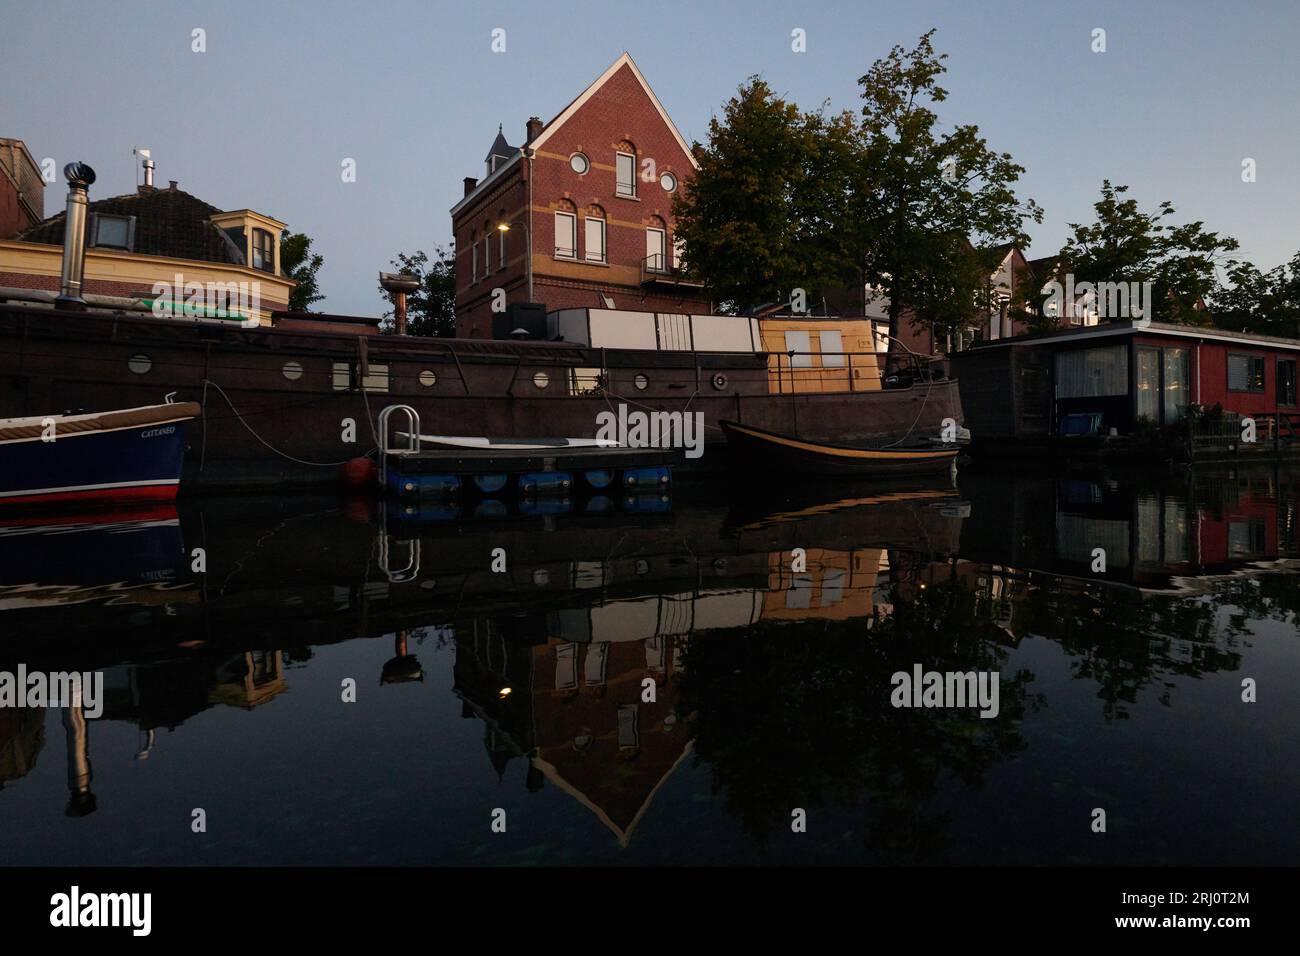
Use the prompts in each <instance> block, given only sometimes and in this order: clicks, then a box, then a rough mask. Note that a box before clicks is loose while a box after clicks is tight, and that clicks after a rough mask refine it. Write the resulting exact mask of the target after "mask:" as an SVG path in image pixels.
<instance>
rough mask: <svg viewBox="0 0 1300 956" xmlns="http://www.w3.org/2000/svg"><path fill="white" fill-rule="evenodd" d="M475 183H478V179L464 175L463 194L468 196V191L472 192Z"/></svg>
mask: <svg viewBox="0 0 1300 956" xmlns="http://www.w3.org/2000/svg"><path fill="white" fill-rule="evenodd" d="M477 185H478V180H477V179H475V178H474V177H473V176H466V177H465V195H466V196H468V195H469V194H470V193H472V192H473V191H474V187H475V186H477Z"/></svg>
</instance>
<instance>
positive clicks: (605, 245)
mask: <svg viewBox="0 0 1300 956" xmlns="http://www.w3.org/2000/svg"><path fill="white" fill-rule="evenodd" d="M593 226H594V227H598V236H597V238H598V240H599V241H598V242H597V243H596V247H597V250H596V253H595V255H593V254H592V248H591V247H592V241H591V230H592V227H593ZM582 238H583V247H584V252H585V253H586V255H585V258H586V260H587V261H588V262H607V261H608V259H609V242H608V240H609V233H608V231H607V226H606V223H605V220H604V219H602V218H601V217H600V216H585V217H583V237H582Z"/></svg>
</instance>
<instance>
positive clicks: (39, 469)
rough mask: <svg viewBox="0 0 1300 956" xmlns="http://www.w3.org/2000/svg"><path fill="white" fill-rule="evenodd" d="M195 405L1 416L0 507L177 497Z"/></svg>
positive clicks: (187, 403)
mask: <svg viewBox="0 0 1300 956" xmlns="http://www.w3.org/2000/svg"><path fill="white" fill-rule="evenodd" d="M200 411H201V409H200V407H199V405H198V403H197V402H177V403H175V404H166V405H146V406H143V407H140V408H124V409H116V410H113V411H105V412H90V413H85V414H75V415H44V416H32V417H30V418H3V419H0V506H10V505H43V504H56V503H58V504H61V503H64V502H73V503H76V502H90V501H94V502H99V503H105V502H118V501H166V500H170V499H172V498H175V497H176V492H177V490H178V488H179V486H180V475H181V461H182V458H183V457H184V454H185V423H186V422H188V421H190V420H192V419H194V418H195V417H196V416H198V415H199V413H200Z"/></svg>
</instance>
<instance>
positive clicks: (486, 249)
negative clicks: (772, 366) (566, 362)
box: [451, 53, 712, 338]
mask: <svg viewBox="0 0 1300 956" xmlns="http://www.w3.org/2000/svg"><path fill="white" fill-rule="evenodd" d="M696 168H697V166H696V163H695V160H694V158H693V157H692V155H691V151H690V146H689V145H688V144H687V142H686V140H685V139H683V137H682V134H681V133H680V132H679V131H678V129H677V127H676V126H674V125H673V121H672V120H671V119H670V118H669V117H668V114H667V113H666V112H665V111H664V108H663V105H662V104H661V103H660V102H659V100H658V98H657V97H656V96H655V94H654V92H653V91H652V90H651V89H650V86H649V84H648V83H646V80H645V77H644V76H642V75H641V71H640V70H639V69H637V66H636V64H635V63H634V62H633V61H632V58H631V56H629V55H628V54H626V53H624V54H623V55H622V56H620V57H619V58H618V59H617V60H615V61H614V63H613V64H612V65H611V66H610V67H609V69H607V70H606V71H605V72H604V73H602V74H601V75H600V76H599V77H598V78H597V79H596V81H595V82H594V83H592V84H591V85H590V86H588V87H587V88H586V89H585V90H584V91H583V92H582V94H581V95H580V96H578V97H577V98H576V99H575V100H573V102H571V103H570V104H569V105H568V106H566V107H565V108H564V109H563V110H562V111H561V112H560V113H559V115H557V116H556V117H555V118H554V119H552V120H551V121H550V122H549V123H545V124H543V123H542V122H541V120H539V119H538V118H537V117H533V118H531V119H529V120H528V124H527V127H526V130H525V138H524V142H523V145H522V146H512V145H510V143H509V142H508V141H507V139H506V136H505V134H504V133H503V132H501V131H500V129H498V132H497V137H496V140H495V142H494V143H493V144H492V146H491V148H490V149H489V150H488V154H487V156H486V158H485V169H484V177H483V179H482V180H478V179H474V178H468V177H467V178H466V179H465V196H464V198H463V199H462V200H461V201H460V202H458V203H457V204H456V205H455V206H453V207H452V209H451V216H452V234H453V237H454V239H455V249H456V334H457V336H458V337H461V338H489V337H491V336H492V318H493V315H494V314H495V312H500V311H501V307H502V306H503V305H504V306H507V307H508V306H511V305H519V304H523V303H527V302H538V303H543V304H544V305H545V307H546V309H547V311H555V310H557V309H571V308H606V309H620V310H633V311H647V312H671V313H696V314H699V313H705V314H707V313H709V312H711V311H712V309H711V308H710V304H709V302H708V300H707V299H706V298H705V295H704V290H703V286H702V284H701V283H699V282H696V281H693V280H691V279H690V278H689V277H688V276H687V275H686V274H685V273H684V271H683V269H682V268H681V263H680V261H679V257H678V255H677V251H676V247H675V243H674V230H673V214H672V203H673V194H674V193H675V192H676V191H677V190H678V189H681V188H682V187H683V186H684V185H685V184H686V182H688V181H689V179H690V177H691V175H692V174H693V173H694V172H695V170H696ZM498 290H500V291H498ZM494 302H495V303H496V306H497V307H496V310H495V312H494V308H493V304H494Z"/></svg>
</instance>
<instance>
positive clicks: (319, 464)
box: [199, 378, 379, 472]
mask: <svg viewBox="0 0 1300 956" xmlns="http://www.w3.org/2000/svg"><path fill="white" fill-rule="evenodd" d="M209 385H211V386H212V387H213V388H215V389H216V390H217V392H218V394H220V395H221V397H222V398H224V399H225V400H226V404H227V405H229V406H230V410H231V411H232V412H234V413H235V418H237V419H239V424H241V425H243V426H244V427H245V428H246V429H248V433H249V434H250V435H252V436H253V437H254V438H256V439H257V440H258V441H259V442H261V443H262V444H263V445H265V446H266V447H267V448H269V449H270V450H271V451H273V452H275V454H277V455H279V456H280V457H281V458H284V459H287V460H288V461H292V462H294V463H295V464H299V465H309V466H311V467H312V468H337V467H338V466H339V465H346V464H347V463H348V462H349V461H351V460H352V459H351V458H345V459H343V460H342V461H307V460H306V459H304V458H295V457H294V456H293V455H290V454H289V453H288V452H283V451H280V449H278V448H276V447H275V446H274V445H272V444H271V443H270V442H269V441H267V440H266V439H265V438H263V437H262V436H261V435H259V434H258V433H257V432H256V431H254V430H253V426H252V425H250V424H248V422H246V421H244V416H243V415H241V414H239V409H238V408H236V407H235V403H234V402H232V401H231V400H230V396H229V395H227V394H226V392H225V390H224V389H223V388H222V387H221V386H220V385H218V384H217V383H216V382H214V381H211V380H210V379H206V378H205V379H203V399H202V406H201V407H202V409H203V446H202V451H201V453H200V456H199V471H200V472H202V471H203V465H204V462H205V461H206V457H207V449H208V424H207V408H208V386H209ZM361 394H362V398H363V399H364V400H365V403H366V421H367V422H369V424H370V432H371V434H372V435H374V434H376V432H375V423H374V422H372V421H370V400H369V397H368V396H366V394H365V390H364V389H362V393H361ZM378 447H379V445H378V439H376V444H375V448H376V449H377V448H378ZM374 450H375V449H371V451H374ZM365 454H366V455H369V454H370V452H369V451H367V452H366V453H365ZM356 457H365V456H364V455H362V456H356Z"/></svg>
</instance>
